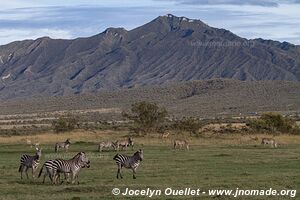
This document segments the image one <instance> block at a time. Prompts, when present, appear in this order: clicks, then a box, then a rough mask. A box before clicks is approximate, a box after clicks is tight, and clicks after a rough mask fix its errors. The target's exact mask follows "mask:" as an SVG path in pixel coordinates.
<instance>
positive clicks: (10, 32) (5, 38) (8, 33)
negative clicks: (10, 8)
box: [0, 28, 73, 44]
mask: <svg viewBox="0 0 300 200" xmlns="http://www.w3.org/2000/svg"><path fill="white" fill-rule="evenodd" d="M44 36H49V37H51V38H53V39H59V38H65V39H70V38H72V37H73V36H72V34H71V33H70V32H69V31H68V30H61V29H47V28H42V29H2V28H0V43H3V44H6V43H9V42H12V41H19V40H24V39H25V38H26V39H36V38H39V37H44Z"/></svg>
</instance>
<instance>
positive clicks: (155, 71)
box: [0, 15, 300, 99]
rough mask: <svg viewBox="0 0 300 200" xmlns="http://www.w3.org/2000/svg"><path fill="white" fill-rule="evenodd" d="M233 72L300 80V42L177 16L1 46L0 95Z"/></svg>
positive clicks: (89, 89) (241, 76) (134, 84)
mask: <svg viewBox="0 0 300 200" xmlns="http://www.w3.org/2000/svg"><path fill="white" fill-rule="evenodd" d="M211 78H230V79H237V80H251V81H252V80H288V81H300V47H299V46H296V45H292V44H289V43H286V42H284V43H280V42H276V41H270V40H263V39H255V40H246V39H244V38H240V37H238V36H236V35H234V34H233V33H231V32H229V31H227V30H224V29H217V28H212V27H209V26H208V25H206V24H205V23H203V22H201V21H200V20H190V19H188V18H185V17H176V16H173V15H166V16H160V17H158V18H156V19H154V20H153V21H151V22H149V23H147V24H145V25H143V26H141V27H138V28H136V29H133V30H131V31H126V30H125V29H122V28H109V29H107V30H106V31H104V32H103V33H100V34H98V35H95V36H92V37H89V38H78V39H74V40H54V39H50V38H47V37H44V38H39V39H37V40H26V41H20V42H13V43H10V44H8V45H4V46H0V98H2V99H12V98H16V97H26V96H35V95H44V96H53V95H70V94H78V93H86V92H95V91H98V90H101V89H118V88H122V87H125V88H127V87H139V86H144V85H157V84H164V83H169V82H181V81H189V80H202V79H211Z"/></svg>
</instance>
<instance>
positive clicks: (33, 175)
mask: <svg viewBox="0 0 300 200" xmlns="http://www.w3.org/2000/svg"><path fill="white" fill-rule="evenodd" d="M34 171H35V169H34V167H32V170H31V172H32V179H34Z"/></svg>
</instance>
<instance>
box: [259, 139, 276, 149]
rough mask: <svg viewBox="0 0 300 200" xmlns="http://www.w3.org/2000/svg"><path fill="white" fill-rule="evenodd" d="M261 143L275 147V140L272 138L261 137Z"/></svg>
mask: <svg viewBox="0 0 300 200" xmlns="http://www.w3.org/2000/svg"><path fill="white" fill-rule="evenodd" d="M261 144H263V145H267V144H270V145H271V146H272V147H275V148H276V147H277V142H276V141H275V140H274V139H273V138H263V139H262V140H261Z"/></svg>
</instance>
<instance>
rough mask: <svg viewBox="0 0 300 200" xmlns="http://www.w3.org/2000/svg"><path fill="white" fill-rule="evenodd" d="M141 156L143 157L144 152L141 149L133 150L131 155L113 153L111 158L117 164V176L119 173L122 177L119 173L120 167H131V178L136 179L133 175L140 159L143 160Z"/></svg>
mask: <svg viewBox="0 0 300 200" xmlns="http://www.w3.org/2000/svg"><path fill="white" fill-rule="evenodd" d="M143 157H144V152H143V150H141V149H140V150H139V151H137V152H135V153H134V154H133V156H126V155H122V154H117V155H115V157H114V158H113V159H114V160H115V161H116V163H117V165H118V172H117V178H119V175H120V177H121V178H123V176H122V174H121V169H122V167H125V168H127V169H132V171H133V178H134V179H136V177H135V174H136V170H137V168H138V167H139V165H140V161H142V160H143Z"/></svg>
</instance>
